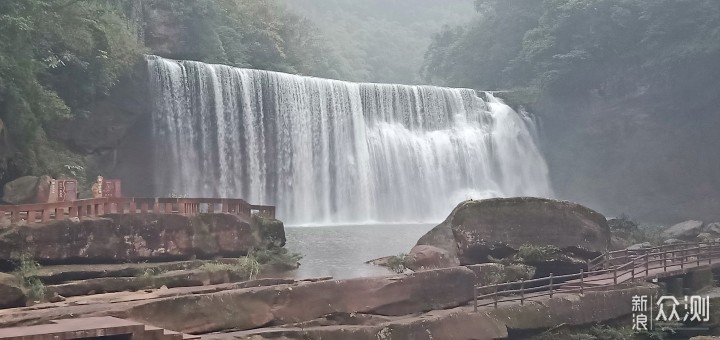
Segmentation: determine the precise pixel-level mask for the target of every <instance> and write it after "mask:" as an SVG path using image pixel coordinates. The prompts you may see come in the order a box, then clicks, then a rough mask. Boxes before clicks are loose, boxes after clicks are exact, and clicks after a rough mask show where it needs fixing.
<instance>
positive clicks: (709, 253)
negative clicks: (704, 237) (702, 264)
mask: <svg viewBox="0 0 720 340" xmlns="http://www.w3.org/2000/svg"><path fill="white" fill-rule="evenodd" d="M714 244H715V242H714V241H713V242H710V250H709V251H708V264H712V258H713V255H714V254H713V245H714Z"/></svg>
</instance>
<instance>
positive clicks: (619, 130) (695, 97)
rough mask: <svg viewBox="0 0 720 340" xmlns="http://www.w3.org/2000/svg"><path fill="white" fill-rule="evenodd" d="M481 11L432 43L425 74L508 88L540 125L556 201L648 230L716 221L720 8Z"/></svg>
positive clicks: (592, 5)
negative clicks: (635, 220)
mask: <svg viewBox="0 0 720 340" xmlns="http://www.w3.org/2000/svg"><path fill="white" fill-rule="evenodd" d="M475 7H476V11H477V14H476V17H475V18H474V19H473V21H472V22H471V23H470V24H467V25H459V26H447V27H445V28H444V29H443V30H441V31H440V32H438V33H436V34H435V36H434V39H433V43H432V45H431V46H430V48H429V49H428V51H427V53H426V59H425V63H424V65H423V76H424V77H425V79H426V80H427V81H429V82H432V83H437V84H443V85H448V86H466V87H472V88H478V89H505V90H512V92H510V93H506V94H505V97H506V98H507V99H509V100H510V101H511V102H512V103H514V104H516V105H524V106H526V107H527V108H528V109H529V110H530V111H532V112H534V113H536V114H538V115H540V116H541V117H542V118H543V123H544V137H545V138H544V141H545V146H546V147H545V152H546V154H547V155H548V160H549V163H550V167H551V171H550V173H551V174H552V176H553V181H554V185H555V188H556V189H557V193H558V196H560V197H562V198H567V199H575V200H580V201H584V202H586V203H589V204H591V205H592V206H595V207H598V208H601V209H602V210H604V212H606V213H608V214H620V213H628V214H631V215H634V216H635V217H640V218H642V219H645V220H656V221H668V220H678V219H683V218H689V217H692V216H695V217H696V218H710V216H712V217H714V218H717V217H719V215H720V213H718V211H717V207H718V206H720V148H718V139H717V136H718V131H719V130H718V129H720V114H719V113H718V107H720V2H718V1H714V0H545V1H535V0H502V1H494V0H478V1H476V3H475ZM705 216H707V217H705Z"/></svg>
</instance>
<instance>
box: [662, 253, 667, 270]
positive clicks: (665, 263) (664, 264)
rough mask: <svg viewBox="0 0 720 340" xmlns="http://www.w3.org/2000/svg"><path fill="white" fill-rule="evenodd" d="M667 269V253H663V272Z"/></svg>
mask: <svg viewBox="0 0 720 340" xmlns="http://www.w3.org/2000/svg"><path fill="white" fill-rule="evenodd" d="M666 271H667V253H663V272H666Z"/></svg>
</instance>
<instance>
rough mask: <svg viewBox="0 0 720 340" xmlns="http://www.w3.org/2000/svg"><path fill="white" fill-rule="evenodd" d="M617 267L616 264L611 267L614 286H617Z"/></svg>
mask: <svg viewBox="0 0 720 340" xmlns="http://www.w3.org/2000/svg"><path fill="white" fill-rule="evenodd" d="M617 269H618V267H617V266H615V269H613V285H615V286H617Z"/></svg>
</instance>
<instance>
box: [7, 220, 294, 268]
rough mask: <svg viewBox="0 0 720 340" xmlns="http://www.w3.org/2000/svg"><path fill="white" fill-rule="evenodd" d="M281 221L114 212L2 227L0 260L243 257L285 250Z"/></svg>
mask: <svg viewBox="0 0 720 340" xmlns="http://www.w3.org/2000/svg"><path fill="white" fill-rule="evenodd" d="M284 244H285V231H284V227H283V224H282V222H280V221H277V220H264V219H263V221H262V223H259V222H257V221H256V219H253V221H252V222H250V221H245V220H243V219H242V217H239V216H237V215H231V214H201V215H199V216H184V215H178V214H137V215H130V214H125V215H121V214H110V215H105V217H103V218H94V219H83V220H81V221H77V222H75V221H70V220H65V221H54V222H50V223H46V224H37V225H28V226H10V227H6V228H2V229H0V260H13V259H16V258H17V256H19V255H20V254H28V255H29V256H30V257H32V258H33V259H35V260H37V261H39V262H41V263H53V264H55V263H63V264H68V263H83V262H88V261H92V262H105V263H116V262H130V261H144V260H150V259H152V260H183V259H191V258H194V257H198V258H211V257H216V256H229V257H234V256H239V255H244V254H246V253H247V252H248V251H249V250H250V249H252V248H262V247H266V246H270V245H272V246H282V245H284Z"/></svg>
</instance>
